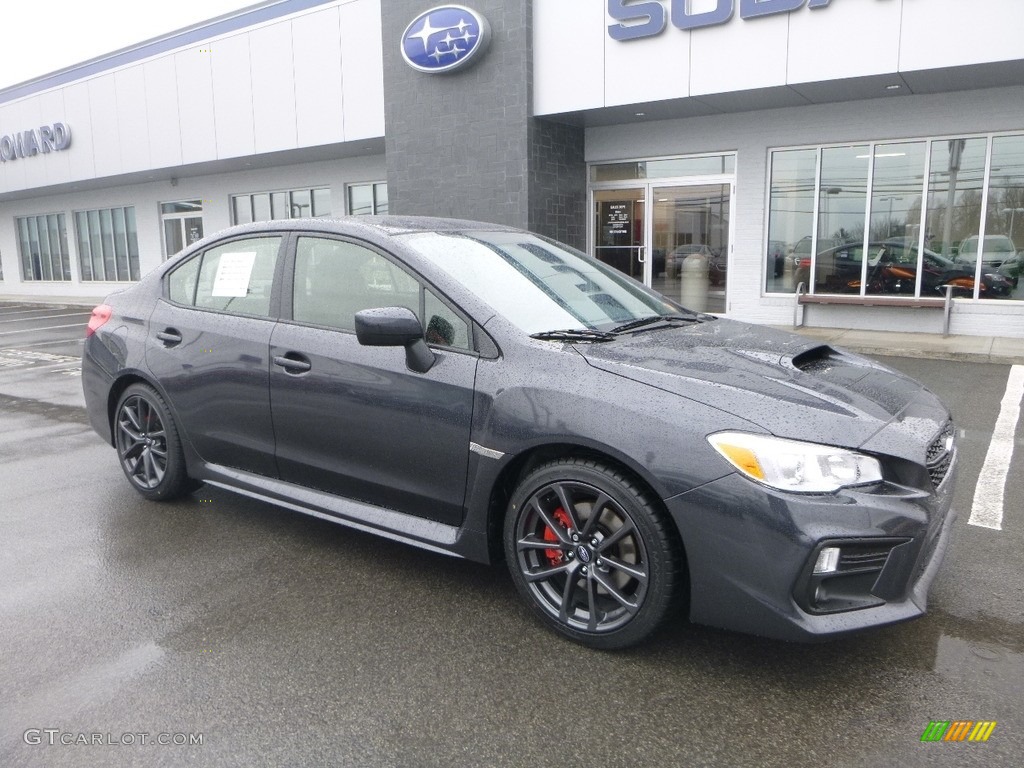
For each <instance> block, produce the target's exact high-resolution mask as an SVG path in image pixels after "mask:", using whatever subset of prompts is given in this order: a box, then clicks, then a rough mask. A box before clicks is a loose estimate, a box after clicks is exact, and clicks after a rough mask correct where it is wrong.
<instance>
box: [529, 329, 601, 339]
mask: <svg viewBox="0 0 1024 768" xmlns="http://www.w3.org/2000/svg"><path fill="white" fill-rule="evenodd" d="M530 338H531V339H540V340H541V341H612V340H613V339H614V338H615V334H614V333H609V332H608V331H595V330H594V329H593V328H566V329H564V330H561V331H541V332H540V333H531V334H530Z"/></svg>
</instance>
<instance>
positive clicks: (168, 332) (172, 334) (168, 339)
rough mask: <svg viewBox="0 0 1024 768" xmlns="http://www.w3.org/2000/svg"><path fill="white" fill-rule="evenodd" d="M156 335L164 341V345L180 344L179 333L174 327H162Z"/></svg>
mask: <svg viewBox="0 0 1024 768" xmlns="http://www.w3.org/2000/svg"><path fill="white" fill-rule="evenodd" d="M156 337H157V338H158V339H160V341H162V342H163V343H164V346H165V347H174V346H177V345H178V344H181V334H180V333H178V331H177V330H176V329H174V328H164V329H163V330H162V331H160V332H159V333H158V334H157V335H156Z"/></svg>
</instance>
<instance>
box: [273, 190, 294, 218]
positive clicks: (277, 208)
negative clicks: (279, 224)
mask: <svg viewBox="0 0 1024 768" xmlns="http://www.w3.org/2000/svg"><path fill="white" fill-rule="evenodd" d="M270 215H271V216H272V217H273V218H275V219H290V218H291V216H289V215H288V193H287V192H271V193H270Z"/></svg>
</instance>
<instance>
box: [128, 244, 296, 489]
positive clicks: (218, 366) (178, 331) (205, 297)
mask: <svg viewBox="0 0 1024 768" xmlns="http://www.w3.org/2000/svg"><path fill="white" fill-rule="evenodd" d="M284 239H285V238H284V237H283V236H282V235H274V236H266V237H246V238H236V239H233V240H230V241H227V242H223V243H218V244H216V245H214V246H212V247H211V248H209V249H207V250H205V251H203V252H202V253H199V254H196V255H195V256H193V257H192V258H191V259H188V260H186V261H184V262H183V263H182V264H181V265H179V266H178V267H176V268H175V269H174V270H173V271H172V272H171V273H170V274H169V275H168V277H167V278H166V280H167V282H166V289H165V298H163V299H161V300H159V301H158V302H157V305H156V308H155V309H154V310H153V314H152V315H151V316H150V320H149V338H148V340H147V344H146V364H147V365H148V366H149V369H150V370H151V371H152V373H153V374H154V376H155V377H156V380H157V381H159V382H160V383H161V385H162V386H163V388H164V392H165V394H166V395H167V397H168V398H169V399H170V402H171V406H172V407H173V408H174V412H175V414H176V416H177V418H178V421H179V423H180V424H181V426H182V428H183V429H184V431H185V434H186V436H187V437H188V439H189V440H190V441H191V443H192V445H193V446H194V447H195V449H196V451H197V452H198V453H199V455H200V456H201V457H202V458H203V459H204V460H205V461H207V462H210V463H213V464H222V465H225V466H229V467H236V468H239V469H244V470H246V471H249V472H256V473H259V474H262V475H266V476H269V477H274V476H276V474H277V464H276V462H275V459H274V429H273V424H272V423H271V418H270V384H269V373H270V358H269V351H270V336H271V331H272V330H273V328H274V324H275V322H276V320H275V319H274V318H275V315H276V308H275V304H277V303H279V302H277V301H276V297H275V296H274V285H275V277H276V273H277V272H278V265H279V257H280V255H281V253H282V252H283V250H284V248H283V242H284ZM281 266H282V267H283V264H281Z"/></svg>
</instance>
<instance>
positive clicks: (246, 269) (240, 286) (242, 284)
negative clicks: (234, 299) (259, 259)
mask: <svg viewBox="0 0 1024 768" xmlns="http://www.w3.org/2000/svg"><path fill="white" fill-rule="evenodd" d="M255 261H256V252H255V251H247V252H244V253H222V254H221V256H220V261H219V262H218V263H217V276H216V277H215V278H214V279H213V293H212V294H211V295H212V296H245V295H246V294H247V293H248V292H249V278H251V277H252V265H253V263H254V262H255Z"/></svg>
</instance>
